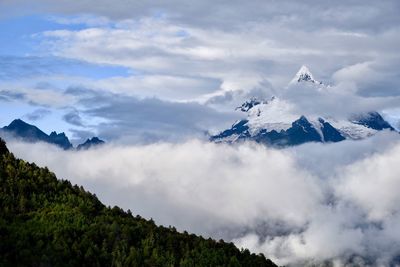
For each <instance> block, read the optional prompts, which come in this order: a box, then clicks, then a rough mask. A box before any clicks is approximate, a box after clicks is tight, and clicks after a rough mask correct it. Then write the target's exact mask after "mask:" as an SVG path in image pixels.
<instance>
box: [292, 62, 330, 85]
mask: <svg viewBox="0 0 400 267" xmlns="http://www.w3.org/2000/svg"><path fill="white" fill-rule="evenodd" d="M299 82H312V83H316V84H322V83H321V82H319V81H316V80H315V79H314V76H313V75H312V73H311V71H310V70H309V69H308V67H307V66H305V65H303V66H301V68H300V69H299V71H298V72H297V73H296V75H295V76H294V78H293V79H292V81H291V82H290V84H293V83H299Z"/></svg>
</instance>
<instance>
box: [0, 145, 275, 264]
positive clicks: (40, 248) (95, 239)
mask: <svg viewBox="0 0 400 267" xmlns="http://www.w3.org/2000/svg"><path fill="white" fill-rule="evenodd" d="M0 266H252V267H253V266H276V265H275V264H273V263H272V262H271V261H270V260H268V259H266V258H265V257H264V255H262V254H260V255H256V254H253V253H250V252H249V251H248V250H239V249H238V248H236V247H235V246H234V245H233V244H232V243H226V242H224V241H222V240H220V241H215V240H212V239H205V238H203V237H201V236H196V235H193V234H189V233H187V232H184V233H180V232H178V231H177V230H176V229H175V228H173V227H168V228H166V227H163V226H157V225H156V224H155V223H154V222H153V221H152V220H145V219H143V218H141V217H140V216H133V215H132V213H131V212H130V211H129V210H128V212H125V211H123V210H122V209H120V208H118V207H113V208H111V207H106V206H105V205H103V204H102V203H101V202H100V201H99V200H98V199H97V197H96V196H95V195H93V194H91V193H89V192H87V191H85V190H84V189H83V188H82V187H79V186H77V185H72V184H71V183H70V182H69V181H66V180H58V179H57V178H56V176H55V175H54V174H53V173H52V172H50V171H49V170H48V169H47V168H39V167H38V166H36V165H35V164H32V163H27V162H25V161H23V160H20V159H16V158H15V157H14V156H13V154H12V153H9V152H8V149H7V147H6V145H5V143H4V142H3V141H2V140H1V139H0Z"/></svg>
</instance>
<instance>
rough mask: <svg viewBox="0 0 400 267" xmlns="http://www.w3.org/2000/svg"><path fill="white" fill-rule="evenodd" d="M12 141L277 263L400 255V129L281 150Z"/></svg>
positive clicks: (119, 200) (132, 204)
mask: <svg viewBox="0 0 400 267" xmlns="http://www.w3.org/2000/svg"><path fill="white" fill-rule="evenodd" d="M9 147H10V149H11V150H12V151H13V152H14V153H15V154H16V155H17V156H18V157H21V158H23V159H26V160H28V161H34V162H36V163H37V164H39V165H40V166H48V167H49V168H50V169H51V170H53V171H54V172H55V173H56V174H57V176H58V177H60V178H64V179H68V180H70V181H72V182H73V183H77V184H79V185H83V186H85V187H86V188H87V189H89V190H91V191H92V192H94V193H96V194H97V195H98V196H99V198H100V199H101V200H102V201H104V202H105V203H106V204H108V205H119V206H121V207H123V208H124V209H131V210H132V211H133V212H134V213H137V214H141V215H143V216H145V217H147V218H154V219H155V221H156V222H157V223H159V224H164V225H175V226H177V227H178V229H179V230H188V231H193V232H195V233H199V234H203V235H205V236H212V237H215V238H225V239H227V240H233V241H234V242H235V243H236V244H237V245H239V246H245V247H248V248H250V249H252V250H253V251H259V252H263V253H265V255H266V256H267V257H270V258H271V259H273V260H274V261H276V263H278V264H285V265H286V264H295V265H296V264H300V265H301V264H304V263H318V264H319V263H323V262H324V261H333V262H334V263H336V264H339V265H343V264H345V263H349V264H350V263H353V264H355V263H357V262H358V263H360V264H361V265H371V266H381V265H389V264H390V263H392V261H393V260H395V258H396V256H398V255H399V253H400V251H398V250H397V249H396V248H397V247H398V246H399V243H400V235H399V233H400V229H399V227H398V224H397V221H398V219H399V216H400V210H399V208H398V205H397V203H398V200H399V197H398V194H397V188H398V186H399V184H400V180H399V177H400V173H399V171H398V168H397V163H398V162H399V160H400V141H399V139H398V134H396V133H392V132H381V133H379V134H377V135H376V136H375V137H372V138H370V139H366V140H362V141H344V142H342V143H339V144H305V145H302V146H298V147H294V148H289V149H283V150H278V149H274V148H268V147H265V146H260V145H257V144H253V143H244V144H240V145H235V146H230V145H223V144H212V143H204V142H202V141H198V140H192V141H187V142H185V143H180V144H172V143H156V144H149V145H131V146H121V145H112V144H109V145H106V146H104V147H99V148H96V149H93V150H88V151H79V152H75V151H63V150H59V149H58V148H56V147H52V146H49V145H45V144H40V143H39V144H26V143H21V142H11V143H9ZM344 148H346V149H344ZM43 150H45V151H46V153H42V152H41V151H43Z"/></svg>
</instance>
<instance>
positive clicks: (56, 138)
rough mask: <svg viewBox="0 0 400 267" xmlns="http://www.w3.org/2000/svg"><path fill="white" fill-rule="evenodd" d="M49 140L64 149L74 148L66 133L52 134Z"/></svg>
mask: <svg viewBox="0 0 400 267" xmlns="http://www.w3.org/2000/svg"><path fill="white" fill-rule="evenodd" d="M49 138H50V140H51V143H53V144H56V145H58V146H60V147H62V148H64V149H71V148H72V144H71V143H70V142H69V140H68V137H67V136H66V135H65V133H59V134H57V133H56V132H51V134H50V136H49Z"/></svg>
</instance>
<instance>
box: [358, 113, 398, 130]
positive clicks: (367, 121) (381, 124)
mask: <svg viewBox="0 0 400 267" xmlns="http://www.w3.org/2000/svg"><path fill="white" fill-rule="evenodd" d="M353 122H354V123H356V124H360V125H364V126H366V127H368V128H371V129H374V130H378V131H381V130H384V129H389V130H394V129H393V127H392V126H390V124H389V123H388V122H387V121H385V120H384V119H383V118H382V116H381V115H380V114H379V113H378V112H369V113H367V114H366V115H363V116H356V117H355V118H353Z"/></svg>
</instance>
